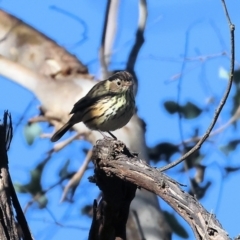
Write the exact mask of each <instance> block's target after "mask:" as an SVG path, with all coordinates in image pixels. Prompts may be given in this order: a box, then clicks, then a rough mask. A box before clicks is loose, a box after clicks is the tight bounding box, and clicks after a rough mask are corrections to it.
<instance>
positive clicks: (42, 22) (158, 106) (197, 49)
mask: <svg viewBox="0 0 240 240" xmlns="http://www.w3.org/2000/svg"><path fill="white" fill-rule="evenodd" d="M137 4H138V1H137V0H132V1H127V0H122V1H121V4H120V14H119V16H118V21H119V28H118V33H117V36H116V41H115V44H114V50H115V53H114V55H113V56H112V59H111V60H112V62H111V65H110V68H111V69H123V68H124V66H125V63H126V59H127V56H128V54H129V51H130V50H131V46H132V44H133V42H134V34H135V29H136V25H137V18H138V12H137V9H138V8H137ZM227 5H228V9H229V13H230V16H231V19H232V22H233V23H234V24H235V25H236V35H235V42H236V60H239V59H240V56H239V44H238V43H239V42H240V32H239V30H238V26H240V18H239V9H240V2H239V1H227ZM105 6H106V1H93V0H89V1H83V0H81V1H79V0H72V1H71V3H69V1H63V0H58V1H57V0H55V1H53V0H49V1H40V0H36V1H30V0H18V1H14V0H2V1H1V2H0V7H1V8H3V9H5V10H6V11H8V12H9V13H11V14H13V15H15V16H17V17H19V18H20V19H22V20H23V21H25V22H26V23H28V24H30V25H32V26H33V27H34V28H36V29H38V30H39V31H41V32H43V33H44V34H46V35H47V36H48V37H50V38H52V39H54V40H55V41H56V42H57V43H58V44H60V45H61V46H64V47H65V48H66V49H68V51H70V52H71V53H73V54H75V55H76V56H77V57H78V58H79V59H80V60H81V61H82V62H83V63H84V64H86V65H87V66H88V68H89V71H90V73H91V74H93V75H95V76H96V77H97V76H99V73H100V68H99V61H98V55H99V54H98V51H99V46H100V41H101V32H102V24H103V19H104V12H105ZM56 8H58V9H63V10H65V11H67V12H69V13H71V14H73V15H75V16H76V17H79V18H81V19H82V20H83V21H84V22H85V23H86V29H85V30H84V26H83V25H81V24H80V23H79V21H77V20H76V19H74V18H71V17H70V16H68V15H66V14H63V13H61V12H60V11H57V10H56ZM148 11H149V16H148V21H147V25H146V31H145V40H146V41H145V43H144V45H143V47H142V49H141V52H140V54H139V58H138V61H137V64H136V68H135V69H136V73H137V76H138V79H139V92H138V95H137V106H138V109H139V115H140V116H141V117H142V118H143V119H144V120H145V121H146V123H147V132H146V141H147V144H148V145H149V146H153V145H154V144H157V143H158V142H162V141H170V142H173V143H175V144H177V143H180V142H181V138H180V133H179V125H178V117H177V115H169V114H168V113H167V112H166V110H165V109H164V106H163V103H164V101H166V100H175V101H176V99H177V93H178V81H179V79H176V80H171V78H172V77H173V76H174V75H176V74H178V73H180V72H181V68H182V64H183V57H184V56H188V57H191V58H193V57H196V56H199V55H202V56H213V55H215V54H219V53H221V52H223V51H229V49H230V45H229V29H228V25H227V21H226V18H225V15H224V11H223V9H222V5H221V1H220V0H219V1H213V0H210V1H206V0H204V1H203V0H196V1H191V0H184V1H178V0H169V1H157V0H152V1H148ZM84 36H86V38H83V37H84ZM81 39H82V40H83V41H82V42H81V44H76V43H78V42H79V41H80V40H81ZM186 41H187V47H185V45H186ZM229 65H230V63H229V60H228V58H226V57H215V58H212V59H211V60H207V61H205V62H204V63H203V62H200V61H189V62H187V63H186V65H185V68H184V73H185V74H184V75H183V77H182V79H181V81H182V84H181V94H180V103H186V102H187V101H192V102H194V103H195V104H197V105H198V106H200V107H202V108H206V103H207V100H208V99H209V98H210V97H214V98H215V100H216V103H215V104H214V105H212V106H210V107H209V110H208V112H204V114H202V115H201V116H200V117H199V118H197V120H195V119H193V120H188V121H186V122H184V123H183V131H184V139H188V138H189V137H191V135H192V133H193V128H196V127H199V129H200V134H202V133H204V131H205V129H206V128H207V126H208V124H209V122H210V120H211V118H212V116H213V114H214V109H215V107H216V106H217V103H218V101H219V100H220V98H221V96H222V94H223V91H224V89H225V87H226V83H227V81H226V79H222V78H219V68H220V67H223V68H225V69H226V70H227V71H228V69H229ZM0 89H7V91H3V92H1V95H0V109H1V110H2V112H3V110H5V109H8V110H9V111H10V112H11V113H12V115H13V119H14V122H16V121H17V120H18V119H19V117H20V116H21V114H22V112H23V111H24V110H25V109H26V107H27V106H28V104H29V102H30V101H32V99H33V98H34V96H33V95H32V94H31V93H29V92H28V91H27V90H25V89H22V88H21V87H20V86H17V85H16V84H13V83H12V82H10V81H8V80H6V79H3V78H0ZM233 93H234V89H233V90H232V92H231V94H233ZM13 96H14V97H13ZM231 96H232V95H231ZM20 100H21V101H20ZM229 103H231V102H230V101H229ZM38 105H39V103H38V101H37V100H35V101H34V102H33V103H32V105H31V107H30V110H29V111H28V112H27V114H26V116H25V118H24V120H23V122H22V123H21V124H20V126H19V127H18V128H17V130H16V132H15V135H14V139H13V142H12V146H11V150H10V153H9V160H10V170H11V172H12V176H13V181H14V182H22V183H25V182H26V181H28V180H29V175H28V174H27V172H28V171H30V170H31V169H32V168H33V167H34V166H36V164H37V163H38V162H40V161H41V160H42V159H43V158H44V156H45V154H44V153H45V152H46V151H47V150H49V149H50V147H51V146H52V145H51V144H52V143H50V142H49V141H48V140H46V139H44V140H40V139H39V140H37V141H36V142H35V143H34V144H33V145H32V146H30V147H29V146H28V145H27V144H26V141H25V139H24V136H23V128H24V125H25V124H26V122H27V119H28V118H30V117H32V116H34V115H36V114H37V108H36V107H37V106H38ZM230 107H231V105H230V104H229V105H227V106H226V108H224V110H223V113H222V114H221V116H220V118H219V121H218V122H217V127H219V126H221V125H222V124H223V123H225V122H226V121H227V120H228V119H229V117H230V115H229V109H230ZM42 127H43V129H44V130H45V131H48V132H51V131H52V129H49V128H47V125H42ZM236 133H237V134H238V133H239V130H238V129H237V130H234V129H233V128H229V129H227V131H225V132H224V133H222V134H220V135H218V136H217V137H216V138H214V140H213V143H212V144H206V145H204V146H203V150H202V151H203V153H205V154H207V157H206V158H205V159H204V164H206V165H208V168H207V171H206V179H205V180H212V181H213V185H212V186H211V187H210V189H209V190H208V192H207V196H206V197H205V198H203V199H202V200H201V203H202V204H203V206H204V207H205V208H206V209H207V210H208V211H209V212H212V213H214V214H216V217H217V218H218V219H219V221H220V222H221V223H222V225H223V227H224V228H225V230H226V231H228V232H229V235H230V236H231V237H233V236H236V235H237V234H239V233H240V231H239V226H238V222H239V213H240V208H239V207H238V208H237V206H239V202H240V194H239V191H238V189H236V188H238V184H237V183H239V182H240V176H239V173H238V172H237V173H236V174H232V175H231V176H229V177H228V178H226V179H224V180H223V176H222V172H221V171H220V170H219V166H227V165H228V164H232V165H235V166H238V165H239V160H238V159H237V157H236V156H237V154H239V151H237V152H234V153H231V154H230V155H229V156H227V157H226V156H225V155H224V154H223V153H222V152H221V151H219V147H220V146H221V145H224V143H225V144H226V142H227V141H228V140H229V139H232V138H233V136H235V138H237V134H236ZM234 134H235V135H234ZM84 144H85V143H74V146H72V147H68V148H67V149H64V150H63V151H62V152H61V153H59V154H55V155H54V156H53V159H52V160H51V161H50V162H49V163H48V167H47V168H46V170H45V171H44V176H46V177H45V178H44V179H43V186H44V187H46V188H47V187H48V186H49V185H51V184H53V183H54V182H55V181H56V179H57V174H58V171H59V169H60V168H61V166H62V165H63V164H64V162H65V161H66V160H67V159H69V158H71V160H72V161H71V164H70V168H71V169H72V170H74V169H77V168H78V167H79V163H80V162H81V161H83V157H84V156H83V154H81V152H80V150H79V149H80V148H81V147H82V146H83V145H84ZM20 153H21V154H20ZM74 153H75V154H74ZM20 155H21V158H19V156H20ZM76 155H77V156H78V158H77V157H76ZM177 157H178V156H177V155H176V156H175V159H176V158H177ZM176 169H180V167H177V168H176ZM91 174H92V170H91V169H90V170H88V172H87V173H86V174H85V176H84V179H83V180H82V182H81V184H80V188H78V190H77V191H76V195H75V203H76V204H75V205H74V207H72V206H70V207H69V205H68V204H67V203H63V204H59V199H60V197H61V189H60V188H56V189H54V190H53V191H51V192H49V193H48V197H49V199H50V201H49V205H48V207H49V211H47V210H41V211H40V210H38V208H37V207H36V206H35V207H34V206H33V207H32V208H30V209H29V210H28V212H27V218H28V221H29V223H30V227H31V229H32V231H33V233H34V234H35V236H36V239H65V237H66V236H69V234H72V235H73V236H74V235H75V236H79V234H81V235H83V236H85V239H86V236H87V234H88V229H89V226H90V219H88V218H87V217H81V218H79V212H80V209H81V206H82V205H84V204H90V203H91V201H92V200H93V198H94V197H96V196H97V194H98V190H97V188H96V187H94V186H91V187H89V183H88V182H87V177H88V176H89V175H91ZM169 174H170V175H171V176H172V177H173V178H174V179H176V180H178V181H179V182H181V183H184V184H189V181H188V179H189V175H188V174H185V173H181V172H178V171H176V170H171V171H169ZM189 174H190V175H191V174H193V173H192V172H190V173H189ZM19 197H20V200H21V204H22V206H25V204H26V203H27V202H28V201H29V199H30V196H27V195H23V194H20V195H19ZM161 204H163V206H164V208H166V209H168V210H169V211H170V212H173V210H171V208H169V207H168V206H166V204H164V203H162V201H161ZM50 211H51V212H52V214H53V215H54V216H55V218H56V219H57V221H59V222H61V223H63V222H64V223H66V225H71V226H72V225H74V226H81V227H82V228H83V229H82V230H79V229H75V228H68V227H57V226H56V225H55V224H54V222H53V219H52V217H51V214H50V213H49V212H50ZM178 219H179V220H181V219H180V218H179V217H178ZM182 224H184V226H187V225H186V223H184V222H183V221H182ZM53 227H54V229H55V230H54V231H52V228H53ZM50 230H51V231H50ZM188 232H189V234H190V239H193V235H192V233H191V230H189V228H188ZM173 239H179V238H178V237H177V236H174V238H173Z"/></svg>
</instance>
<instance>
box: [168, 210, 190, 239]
mask: <svg viewBox="0 0 240 240" xmlns="http://www.w3.org/2000/svg"><path fill="white" fill-rule="evenodd" d="M163 214H164V216H165V218H166V219H167V222H168V223H169V225H170V227H171V229H172V230H173V232H174V233H176V234H177V235H178V236H180V237H182V238H188V237H189V236H188V233H187V231H186V230H185V229H184V227H183V226H182V225H181V224H180V223H179V221H178V220H177V218H176V217H175V216H174V215H173V214H171V213H169V212H167V211H163Z"/></svg>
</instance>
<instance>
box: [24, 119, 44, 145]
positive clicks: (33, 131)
mask: <svg viewBox="0 0 240 240" xmlns="http://www.w3.org/2000/svg"><path fill="white" fill-rule="evenodd" d="M41 133H42V129H41V127H40V125H39V124H38V123H32V124H27V125H26V126H25V127H24V130H23V134H24V137H25V139H26V141H27V144H28V145H30V146H31V145H32V144H33V142H34V140H35V139H36V138H37V137H39V136H40V134H41Z"/></svg>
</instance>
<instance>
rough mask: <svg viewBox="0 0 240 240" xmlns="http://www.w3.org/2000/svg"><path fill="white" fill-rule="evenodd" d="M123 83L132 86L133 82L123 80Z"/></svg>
mask: <svg viewBox="0 0 240 240" xmlns="http://www.w3.org/2000/svg"><path fill="white" fill-rule="evenodd" d="M123 85H124V86H127V87H128V86H132V85H133V82H124V83H123Z"/></svg>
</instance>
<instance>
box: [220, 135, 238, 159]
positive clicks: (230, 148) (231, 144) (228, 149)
mask: <svg viewBox="0 0 240 240" xmlns="http://www.w3.org/2000/svg"><path fill="white" fill-rule="evenodd" d="M239 143H240V140H239V139H236V140H232V141H230V142H229V143H228V144H227V145H224V146H221V147H220V150H221V151H222V152H223V153H224V154H225V155H226V156H228V154H229V153H230V152H232V151H234V150H235V149H236V148H237V146H238V144H239Z"/></svg>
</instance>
